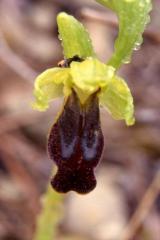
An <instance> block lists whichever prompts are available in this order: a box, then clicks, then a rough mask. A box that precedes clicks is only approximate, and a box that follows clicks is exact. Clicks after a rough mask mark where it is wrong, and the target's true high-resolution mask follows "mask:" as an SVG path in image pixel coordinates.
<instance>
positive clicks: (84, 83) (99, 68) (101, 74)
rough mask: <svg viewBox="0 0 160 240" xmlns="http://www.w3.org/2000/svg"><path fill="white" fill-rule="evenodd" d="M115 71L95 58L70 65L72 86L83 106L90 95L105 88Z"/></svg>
mask: <svg viewBox="0 0 160 240" xmlns="http://www.w3.org/2000/svg"><path fill="white" fill-rule="evenodd" d="M114 71H115V69H114V68H113V67H111V66H106V65H105V64H103V63H101V62H100V61H99V60H97V59H96V58H88V59H86V60H85V61H83V62H81V63H79V62H72V63H71V76H72V81H73V86H74V89H75V91H76V92H77V94H78V96H79V98H80V101H81V103H82V104H83V103H84V102H85V101H86V99H87V98H88V97H89V95H90V94H92V93H93V92H96V91H98V89H100V88H101V87H104V86H106V84H107V82H108V81H109V80H110V79H111V78H112V77H113V75H114Z"/></svg>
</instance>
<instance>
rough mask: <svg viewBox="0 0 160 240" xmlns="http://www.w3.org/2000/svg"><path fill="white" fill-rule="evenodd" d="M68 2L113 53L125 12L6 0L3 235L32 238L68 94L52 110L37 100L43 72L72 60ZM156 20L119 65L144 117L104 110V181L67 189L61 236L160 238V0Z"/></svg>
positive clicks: (9, 239)
mask: <svg viewBox="0 0 160 240" xmlns="http://www.w3.org/2000/svg"><path fill="white" fill-rule="evenodd" d="M61 11H66V12H67V13H70V14H73V15H74V16H75V17H77V18H78V19H79V20H81V21H82V22H83V23H84V25H85V26H86V27H87V29H88V31H89V33H90V35H91V38H92V41H93V45H94V47H95V50H96V53H97V55H98V56H99V58H100V59H101V60H103V61H106V59H108V58H109V57H110V56H111V53H112V52H113V43H114V39H115V37H116V35H117V32H118V24H117V18H116V16H115V15H114V14H113V13H112V12H111V11H107V10H106V9H105V8H103V7H101V6H100V5H99V4H97V3H96V2H95V1H93V0H81V1H78V0H77V1H74V0H68V1H66V0H0V240H32V238H33V232H34V231H35V226H36V219H37V216H38V213H39V211H40V209H41V201H40V198H41V196H42V194H44V193H45V191H46V187H47V183H48V181H49V178H50V173H51V169H52V167H53V163H52V162H51V161H50V160H49V158H48V156H47V154H46V138H47V133H48V131H49V128H50V127H51V125H52V124H53V120H54V117H55V116H56V114H57V112H58V111H59V109H60V107H61V104H62V101H63V100H62V99H61V100H57V101H55V102H54V103H53V104H52V106H51V108H50V109H49V110H48V111H46V112H44V113H39V112H37V111H34V110H32V108H31V106H30V103H31V102H32V101H33V84H34V79H35V76H36V75H37V74H38V73H40V72H42V71H43V70H45V69H46V68H50V67H53V66H56V65H57V62H58V61H60V60H61V59H63V54H62V48H61V45H60V41H59V40H58V33H57V25H56V15H57V14H58V13H59V12H61ZM151 19H152V20H151V23H150V24H149V26H148V27H147V29H146V31H145V33H144V42H143V44H142V46H141V48H140V50H139V51H135V52H134V54H133V58H132V62H131V63H130V64H128V65H126V66H124V67H123V68H121V70H120V72H119V74H120V75H121V76H123V77H124V78H125V79H126V81H127V82H128V84H129V86H130V88H131V90H132V93H133V96H134V101H135V112H136V113H135V114H136V124H135V125H134V126H133V127H126V126H125V124H124V123H123V122H121V121H120V122H119V121H115V120H113V119H112V118H111V117H110V116H109V114H108V113H107V112H106V111H104V110H103V109H101V122H102V128H103V132H104V138H105V147H104V152H103V157H102V160H101V163H100V165H99V166H98V168H97V169H96V176H97V181H98V184H97V188H96V189H95V190H94V191H93V192H91V193H90V194H88V195H84V196H82V195H78V194H76V193H73V192H71V193H68V194H66V195H64V196H63V199H62V201H61V203H60V204H59V205H60V206H59V205H58V206H57V205H55V209H56V206H57V209H56V214H57V211H58V212H59V216H58V220H57V225H56V229H55V231H56V238H55V240H159V239H160V194H159V190H160V1H159V0H154V1H153V11H152V12H151ZM53 202H54V198H53ZM53 216H54V211H53ZM44 240H45V239H44Z"/></svg>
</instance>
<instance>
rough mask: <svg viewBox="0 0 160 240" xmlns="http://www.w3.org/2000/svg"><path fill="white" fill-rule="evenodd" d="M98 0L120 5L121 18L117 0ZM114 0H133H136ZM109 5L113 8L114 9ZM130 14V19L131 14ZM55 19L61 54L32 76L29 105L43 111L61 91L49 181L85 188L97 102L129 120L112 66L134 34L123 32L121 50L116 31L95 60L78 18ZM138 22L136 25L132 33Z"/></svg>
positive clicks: (95, 158) (97, 139)
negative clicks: (110, 51) (106, 57)
mask: <svg viewBox="0 0 160 240" xmlns="http://www.w3.org/2000/svg"><path fill="white" fill-rule="evenodd" d="M146 1H147V0H146ZM99 2H103V4H108V7H111V8H112V9H113V10H115V11H117V12H119V9H120V10H121V12H120V13H121V18H120V21H122V16H123V14H122V8H120V5H119V4H116V3H115V1H114V0H110V1H109V0H103V1H101V0H99ZM119 2H121V3H123V2H126V4H127V2H136V3H138V1H137V0H132V1H131V0H130V1H129V0H128V1H127V0H119ZM139 2H145V0H139ZM115 6H119V8H117V9H116V7H115ZM122 7H123V4H122ZM126 9H127V8H126ZM137 9H138V8H137ZM146 13H148V12H147V11H146ZM125 14H126V16H125V19H126V18H127V16H128V15H129V14H130V15H131V16H132V15H133V14H131V11H130V8H128V9H127V12H126V13H125ZM127 14H128V15H127ZM145 16H147V14H145ZM132 17H133V20H134V16H132ZM123 22H124V21H123ZM57 23H58V29H59V34H60V39H61V40H62V45H63V50H64V57H65V60H64V61H62V62H60V63H59V64H58V66H57V67H54V68H50V69H48V70H46V71H44V72H43V73H42V74H40V75H39V76H38V77H37V78H36V80H35V89H34V95H35V99H36V100H35V102H34V104H33V107H34V108H35V109H37V110H40V111H44V110H46V109H47V108H48V107H49V104H50V103H51V102H52V101H53V100H54V99H56V98H57V97H64V105H63V107H62V110H61V112H60V113H59V115H58V117H57V118H56V120H55V122H54V124H53V126H52V128H51V130H50V133H49V137H48V153H49V156H50V158H51V159H52V160H53V161H54V162H55V163H56V165H57V167H58V170H57V173H56V175H55V176H54V178H53V179H52V181H51V184H52V186H53V188H54V189H55V190H57V191H58V192H62V193H65V192H68V191H70V190H73V191H76V192H78V193H88V192H90V191H91V190H93V189H94V188H95V186H96V179H95V176H94V169H95V167H96V166H97V164H98V163H99V160H100V157H101V154H102V150H103V144H104V143H103V134H102V130H101V124H100V111H99V106H103V107H104V108H105V109H106V110H107V111H108V112H109V113H110V114H111V115H112V117H113V118H114V119H116V120H125V122H126V124H127V125H128V126H129V125H133V124H134V122H135V119H134V106H133V98H132V95H131V92H130V89H129V87H128V86H127V83H126V82H125V80H124V79H122V78H121V77H119V76H118V75H117V74H116V70H117V68H118V67H119V66H120V64H121V63H122V62H124V57H126V56H127V54H129V55H130V54H131V48H132V47H134V44H135V43H136V41H137V38H136V37H135V38H134V41H133V40H132V39H131V38H130V37H129V36H128V40H127V42H126V46H125V48H126V51H125V49H124V44H122V43H123V40H124V39H123V38H124V37H123V36H121V40H118V41H119V42H120V43H119V45H118V43H117V45H116V50H115V53H114V55H113V58H111V60H110V61H109V63H108V65H107V64H104V63H102V62H101V61H100V60H98V58H97V56H96V54H95V52H94V49H93V47H92V43H91V39H90V37H89V34H88V32H87V31H86V29H85V28H84V26H83V25H82V24H81V23H80V22H79V21H78V20H76V19H75V18H74V17H73V16H70V15H68V14H66V13H60V14H59V15H58V17H57ZM129 23H130V24H132V22H129ZM138 24H139V22H138V21H137V22H136V24H135V25H136V26H134V27H135V28H136V27H137V26H138V27H139V25H138ZM120 25H121V29H123V31H122V32H124V29H125V26H123V23H122V22H120ZM144 25H145V24H141V28H140V27H139V28H138V27H137V28H138V30H137V32H138V33H137V34H136V36H138V38H139V36H140V33H141V32H143V29H144ZM132 37H133V34H132ZM131 42H132V43H131ZM118 46H120V48H118ZM120 52H121V53H123V52H125V56H124V54H119V53H120ZM114 59H115V60H114Z"/></svg>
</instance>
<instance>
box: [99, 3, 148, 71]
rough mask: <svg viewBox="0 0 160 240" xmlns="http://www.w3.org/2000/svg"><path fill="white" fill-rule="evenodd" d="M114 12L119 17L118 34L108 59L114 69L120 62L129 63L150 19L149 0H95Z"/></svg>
mask: <svg viewBox="0 0 160 240" xmlns="http://www.w3.org/2000/svg"><path fill="white" fill-rule="evenodd" d="M96 1H97V2H99V3H101V4H102V5H104V6H106V7H108V8H110V9H112V10H113V11H115V12H116V14H117V16H118V19H119V34H118V37H117V39H116V41H115V46H114V53H113V56H112V57H111V59H110V60H109V63H108V64H110V65H112V66H113V67H115V68H116V69H117V68H119V67H120V65H121V64H122V63H129V62H130V58H131V55H132V52H133V50H138V49H139V47H140V45H141V43H142V41H143V39H142V34H143V32H144V29H145V27H146V24H147V23H148V22H149V21H150V17H149V12H150V10H151V8H152V4H151V0H96Z"/></svg>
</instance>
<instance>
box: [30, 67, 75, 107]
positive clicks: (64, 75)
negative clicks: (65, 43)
mask: <svg viewBox="0 0 160 240" xmlns="http://www.w3.org/2000/svg"><path fill="white" fill-rule="evenodd" d="M68 79H69V69H68V68H50V69H48V70H46V71H44V72H43V73H41V74H40V75H39V76H38V77H37V78H36V80H35V85H34V96H35V102H34V103H33V104H32V107H33V108H34V109H37V110H39V111H45V110H46V109H47V108H48V106H49V102H50V101H51V100H54V99H55V98H58V97H62V96H63V95H64V91H65V95H67V94H69V93H70V92H69V89H66V88H64V84H65V82H66V81H67V80H68ZM68 82H69V80H68ZM67 91H68V92H67Z"/></svg>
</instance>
